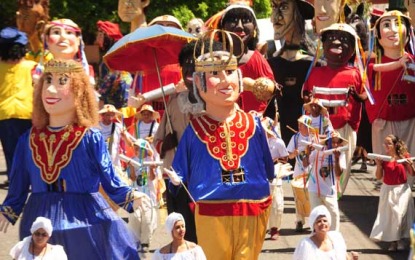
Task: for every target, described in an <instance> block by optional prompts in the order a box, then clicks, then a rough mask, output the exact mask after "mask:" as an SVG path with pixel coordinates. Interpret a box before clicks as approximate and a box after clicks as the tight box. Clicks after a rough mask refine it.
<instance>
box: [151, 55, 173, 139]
mask: <svg viewBox="0 0 415 260" xmlns="http://www.w3.org/2000/svg"><path fill="white" fill-rule="evenodd" d="M153 54H154V62H155V64H156V70H157V77H158V79H159V84H160V88H161V93H162V94H163V103H164V113H166V115H167V126H168V127H167V130H168V131H169V132H170V133H171V134H173V126H172V124H171V121H170V115H169V111H168V110H167V102H166V94H165V93H164V89H163V82H161V76H160V69H159V64H158V61H157V56H156V50H155V49H154V48H153Z"/></svg>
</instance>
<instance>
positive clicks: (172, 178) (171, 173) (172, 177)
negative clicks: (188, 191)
mask: <svg viewBox="0 0 415 260" xmlns="http://www.w3.org/2000/svg"><path fill="white" fill-rule="evenodd" d="M164 172H165V173H166V174H167V175H168V176H169V178H170V181H171V183H173V185H175V186H179V185H180V183H181V182H182V180H181V179H180V177H179V175H177V173H176V172H175V171H174V170H169V169H166V168H164Z"/></svg>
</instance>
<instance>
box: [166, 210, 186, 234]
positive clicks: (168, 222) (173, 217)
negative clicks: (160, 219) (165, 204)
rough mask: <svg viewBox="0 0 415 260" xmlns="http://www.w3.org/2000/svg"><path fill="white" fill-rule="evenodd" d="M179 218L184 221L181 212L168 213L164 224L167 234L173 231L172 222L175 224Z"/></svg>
mask: <svg viewBox="0 0 415 260" xmlns="http://www.w3.org/2000/svg"><path fill="white" fill-rule="evenodd" d="M179 220H181V221H183V223H184V218H183V215H182V214H180V213H176V212H172V213H170V215H169V216H168V217H167V219H166V224H165V228H166V231H167V234H169V235H170V236H172V233H171V232H172V231H173V228H174V224H176V222H177V221H179Z"/></svg>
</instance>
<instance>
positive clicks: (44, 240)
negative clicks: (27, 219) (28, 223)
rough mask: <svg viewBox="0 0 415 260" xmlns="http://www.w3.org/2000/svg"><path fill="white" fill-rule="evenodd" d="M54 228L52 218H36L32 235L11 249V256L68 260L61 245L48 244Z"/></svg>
mask: <svg viewBox="0 0 415 260" xmlns="http://www.w3.org/2000/svg"><path fill="white" fill-rule="evenodd" d="M52 230H53V228H52V223H51V221H50V219H48V218H44V217H38V218H36V220H35V222H33V224H32V227H31V228H30V232H31V233H32V235H31V236H28V237H25V238H24V239H23V240H22V241H20V242H18V243H17V244H16V245H15V246H14V247H13V248H12V249H11V250H10V256H11V257H13V259H15V260H25V259H35V260H36V259H43V260H67V259H68V257H67V256H66V253H65V251H64V250H63V247H62V246H61V245H51V244H48V240H49V238H50V236H51V235H52Z"/></svg>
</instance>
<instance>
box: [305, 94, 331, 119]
mask: <svg viewBox="0 0 415 260" xmlns="http://www.w3.org/2000/svg"><path fill="white" fill-rule="evenodd" d="M313 104H314V105H317V106H319V107H320V109H321V111H320V113H321V114H322V115H325V116H326V115H327V108H326V107H325V106H323V102H321V100H320V99H318V98H313V99H311V101H310V102H308V103H306V104H304V109H305V110H306V111H307V112H309V113H311V112H310V111H311V105H313Z"/></svg>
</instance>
